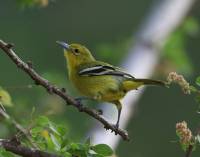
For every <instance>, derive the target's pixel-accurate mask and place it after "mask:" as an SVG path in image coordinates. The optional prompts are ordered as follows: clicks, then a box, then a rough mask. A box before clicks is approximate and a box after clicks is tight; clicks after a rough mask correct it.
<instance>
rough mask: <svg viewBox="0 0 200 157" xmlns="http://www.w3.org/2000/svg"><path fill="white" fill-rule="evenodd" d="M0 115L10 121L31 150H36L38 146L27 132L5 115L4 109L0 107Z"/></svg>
mask: <svg viewBox="0 0 200 157" xmlns="http://www.w3.org/2000/svg"><path fill="white" fill-rule="evenodd" d="M0 115H1V116H3V117H4V118H5V119H6V120H8V121H10V122H11V123H12V124H13V125H14V126H15V128H16V129H17V130H19V131H20V132H21V133H22V134H23V135H24V136H25V137H26V138H27V139H28V140H29V142H30V144H31V145H32V147H33V148H36V149H38V146H37V145H36V144H35V143H34V142H33V140H32V139H31V136H30V135H29V132H28V130H26V129H25V128H24V127H23V126H21V125H20V124H19V123H18V122H16V120H15V119H13V118H11V117H10V115H9V114H7V113H6V111H5V110H4V109H2V108H1V107H0Z"/></svg>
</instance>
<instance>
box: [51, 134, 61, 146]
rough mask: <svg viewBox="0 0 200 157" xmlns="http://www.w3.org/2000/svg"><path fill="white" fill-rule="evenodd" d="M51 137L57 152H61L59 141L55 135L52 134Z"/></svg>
mask: <svg viewBox="0 0 200 157" xmlns="http://www.w3.org/2000/svg"><path fill="white" fill-rule="evenodd" d="M50 137H51V140H52V142H53V144H54V146H55V148H56V150H60V148H61V146H60V143H59V141H58V139H57V138H56V137H55V136H54V135H53V134H50Z"/></svg>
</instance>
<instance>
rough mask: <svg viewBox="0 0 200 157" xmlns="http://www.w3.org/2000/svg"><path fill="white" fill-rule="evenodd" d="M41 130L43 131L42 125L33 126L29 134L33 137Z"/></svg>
mask: <svg viewBox="0 0 200 157" xmlns="http://www.w3.org/2000/svg"><path fill="white" fill-rule="evenodd" d="M42 131H43V128H42V127H40V126H37V127H34V128H32V129H31V135H32V136H33V137H36V136H38V134H39V133H41V132H42Z"/></svg>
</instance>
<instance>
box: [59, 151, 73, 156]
mask: <svg viewBox="0 0 200 157" xmlns="http://www.w3.org/2000/svg"><path fill="white" fill-rule="evenodd" d="M61 155H62V156H64V157H72V155H71V154H70V153H68V152H64V153H62V154H61Z"/></svg>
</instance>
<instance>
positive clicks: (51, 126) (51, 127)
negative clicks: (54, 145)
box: [49, 121, 60, 136]
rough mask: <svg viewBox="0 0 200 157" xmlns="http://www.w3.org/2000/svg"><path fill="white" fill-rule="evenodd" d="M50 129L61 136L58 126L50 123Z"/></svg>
mask: <svg viewBox="0 0 200 157" xmlns="http://www.w3.org/2000/svg"><path fill="white" fill-rule="evenodd" d="M49 128H50V129H51V131H53V132H54V133H55V134H57V135H58V136H60V133H59V132H58V131H57V126H56V125H55V124H54V123H52V122H50V121H49Z"/></svg>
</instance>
